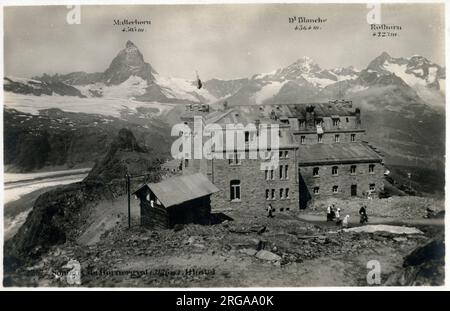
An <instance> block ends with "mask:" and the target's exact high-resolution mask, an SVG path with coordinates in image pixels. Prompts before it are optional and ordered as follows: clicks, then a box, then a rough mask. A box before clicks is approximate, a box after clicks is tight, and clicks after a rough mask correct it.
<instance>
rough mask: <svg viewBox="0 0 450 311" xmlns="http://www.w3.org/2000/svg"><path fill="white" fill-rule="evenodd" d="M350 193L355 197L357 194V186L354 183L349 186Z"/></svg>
mask: <svg viewBox="0 0 450 311" xmlns="http://www.w3.org/2000/svg"><path fill="white" fill-rule="evenodd" d="M350 195H351V196H352V197H356V196H357V195H358V191H357V186H356V185H352V186H351V189H350Z"/></svg>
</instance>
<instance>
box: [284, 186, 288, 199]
mask: <svg viewBox="0 0 450 311" xmlns="http://www.w3.org/2000/svg"><path fill="white" fill-rule="evenodd" d="M284 197H285V198H286V199H289V188H286V189H285V190H284Z"/></svg>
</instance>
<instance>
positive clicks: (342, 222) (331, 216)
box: [327, 204, 350, 228]
mask: <svg viewBox="0 0 450 311" xmlns="http://www.w3.org/2000/svg"><path fill="white" fill-rule="evenodd" d="M349 218H350V216H349V215H345V217H344V219H341V209H340V208H339V207H336V206H335V205H334V204H332V205H328V207H327V221H335V222H336V225H338V226H342V227H345V228H346V227H348V220H349Z"/></svg>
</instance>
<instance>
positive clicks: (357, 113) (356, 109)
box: [355, 108, 361, 125]
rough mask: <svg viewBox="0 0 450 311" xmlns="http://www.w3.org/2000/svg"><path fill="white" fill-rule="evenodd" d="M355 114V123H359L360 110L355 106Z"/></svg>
mask: <svg viewBox="0 0 450 311" xmlns="http://www.w3.org/2000/svg"><path fill="white" fill-rule="evenodd" d="M355 116H356V124H358V125H360V124H361V110H360V109H359V108H355Z"/></svg>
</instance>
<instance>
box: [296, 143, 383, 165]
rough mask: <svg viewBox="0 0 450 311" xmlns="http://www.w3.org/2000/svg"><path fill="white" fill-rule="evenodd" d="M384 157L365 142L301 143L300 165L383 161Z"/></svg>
mask: <svg viewBox="0 0 450 311" xmlns="http://www.w3.org/2000/svg"><path fill="white" fill-rule="evenodd" d="M382 160H383V158H382V157H381V156H380V155H379V154H378V153H377V152H376V151H374V150H373V149H372V148H370V147H369V146H368V145H367V144H365V143H336V144H314V145H301V146H300V148H299V160H298V163H299V165H303V166H305V165H313V164H332V163H333V164H335V163H336V164H337V163H347V162H355V163H358V162H360V163H361V162H381V161H382Z"/></svg>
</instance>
